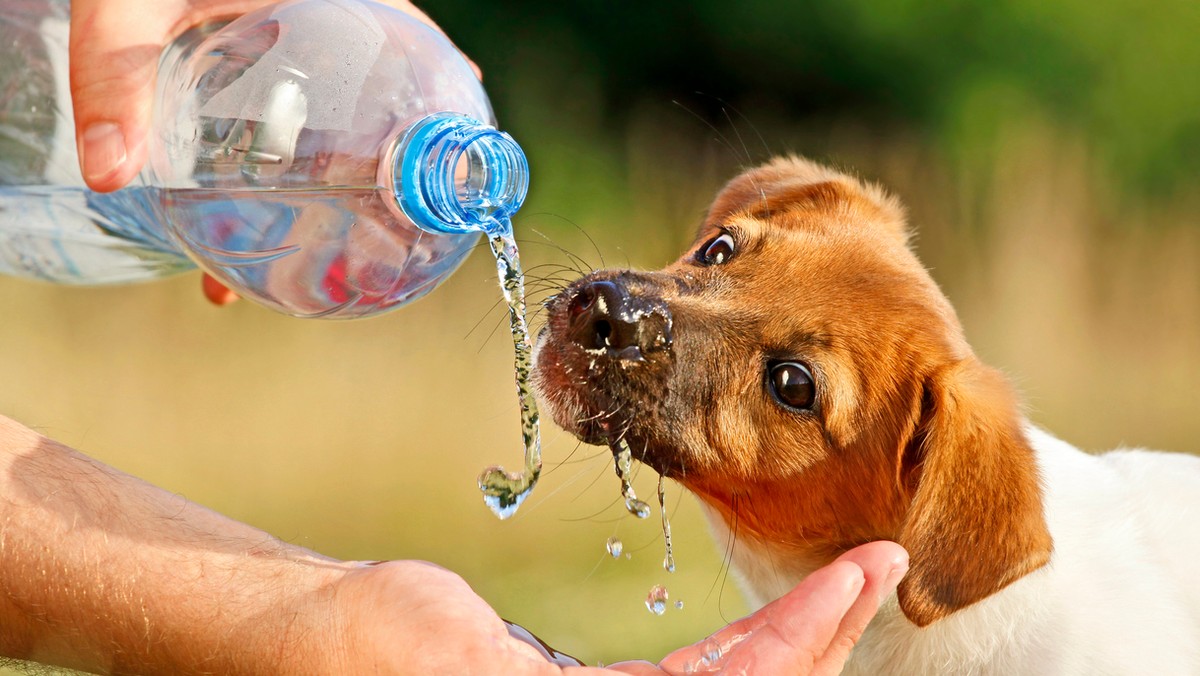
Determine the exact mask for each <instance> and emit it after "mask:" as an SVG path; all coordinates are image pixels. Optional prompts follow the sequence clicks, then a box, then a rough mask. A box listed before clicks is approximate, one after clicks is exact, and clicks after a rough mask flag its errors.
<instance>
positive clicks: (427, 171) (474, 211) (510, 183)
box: [384, 113, 529, 234]
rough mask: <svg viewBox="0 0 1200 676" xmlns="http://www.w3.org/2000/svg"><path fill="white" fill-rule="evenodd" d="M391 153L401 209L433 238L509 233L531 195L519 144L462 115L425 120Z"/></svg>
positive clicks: (441, 115)
mask: <svg viewBox="0 0 1200 676" xmlns="http://www.w3.org/2000/svg"><path fill="white" fill-rule="evenodd" d="M392 152H393V156H392V157H391V158H390V161H385V163H384V164H385V166H387V167H389V168H390V169H391V176H390V181H391V184H390V185H391V187H392V189H393V191H394V194H395V196H396V199H397V201H398V202H399V204H400V209H401V210H402V211H403V212H404V215H405V216H407V217H408V218H409V220H411V221H412V222H413V223H414V224H416V225H417V226H418V227H420V228H421V229H423V230H426V231H429V232H435V233H452V234H453V233H472V232H487V233H491V234H498V233H500V232H503V231H507V230H509V229H510V228H511V225H510V223H509V221H510V219H511V218H512V216H513V214H515V213H516V212H517V210H518V209H520V208H521V204H522V203H523V202H524V201H525V194H526V192H528V190H529V164H528V162H527V161H526V160H525V153H523V152H522V151H521V147H520V146H518V145H517V143H516V141H514V140H513V139H512V137H511V136H509V135H508V134H505V133H503V132H500V131H497V130H496V129H495V128H494V127H492V126H490V125H486V124H483V123H480V122H478V121H476V120H473V119H471V118H468V117H464V116H461V115H455V114H453V113H437V114H434V115H430V116H428V117H425V118H423V119H421V120H420V121H418V122H416V123H415V124H413V125H412V126H410V127H409V128H408V130H407V131H406V132H405V133H404V135H403V136H402V138H401V139H400V141H399V143H398V144H397V145H396V147H395V149H394V150H393V151H392Z"/></svg>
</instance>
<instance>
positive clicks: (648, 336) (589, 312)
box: [567, 280, 671, 361]
mask: <svg viewBox="0 0 1200 676" xmlns="http://www.w3.org/2000/svg"><path fill="white" fill-rule="evenodd" d="M567 311H568V312H569V313H570V322H571V333H572V338H573V339H574V341H575V343H576V344H578V345H579V346H580V347H582V348H583V349H585V350H603V351H604V352H605V353H607V354H608V355H609V356H612V357H615V358H617V359H623V360H627V361H643V360H644V359H645V354H646V353H649V352H655V351H657V350H665V349H668V348H670V347H671V315H670V313H669V312H668V310H667V306H666V304H665V303H664V302H662V301H661V300H659V299H655V298H645V297H641V296H638V295H634V294H631V293H630V292H629V290H628V289H627V288H626V287H625V286H624V285H622V284H619V283H617V282H613V281H609V280H597V281H592V282H588V283H587V284H584V285H583V286H582V287H580V288H579V290H578V291H577V292H576V293H575V295H574V296H573V297H572V298H571V301H570V303H569V304H568V305H567Z"/></svg>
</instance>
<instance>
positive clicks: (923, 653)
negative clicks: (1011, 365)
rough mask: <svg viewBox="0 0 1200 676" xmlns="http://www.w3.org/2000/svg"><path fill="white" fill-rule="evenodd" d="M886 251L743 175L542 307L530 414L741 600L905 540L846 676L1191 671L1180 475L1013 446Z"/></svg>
mask: <svg viewBox="0 0 1200 676" xmlns="http://www.w3.org/2000/svg"><path fill="white" fill-rule="evenodd" d="M907 239H908V232H907V229H906V225H905V218H904V213H903V209H902V208H901V206H900V205H899V203H898V202H897V201H896V200H895V199H893V198H891V197H889V196H888V195H887V194H885V193H884V192H883V191H882V190H880V189H879V188H877V187H875V186H872V185H867V184H864V183H862V182H860V181H858V180H856V179H854V178H851V177H849V176H846V175H844V174H842V173H839V172H835V171H832V170H830V169H828V168H825V167H822V166H819V165H817V164H813V163H811V162H807V161H804V160H801V159H796V158H786V159H779V160H776V161H773V162H771V163H769V164H767V165H765V166H762V167H759V168H757V169H754V170H752V171H749V172H747V173H745V174H743V175H741V176H739V177H738V178H736V179H735V180H733V181H732V182H731V183H729V184H728V185H727V186H726V187H725V189H724V190H723V191H722V192H721V193H720V194H719V195H718V196H717V198H716V201H715V202H714V203H713V205H712V207H711V208H710V210H709V213H708V215H707V218H706V219H705V221H704V223H703V225H702V226H701V228H700V231H699V233H698V235H697V238H696V244H695V245H694V246H693V247H692V249H691V250H689V251H688V252H687V253H685V254H684V256H683V257H681V258H680V259H679V260H678V261H676V262H675V263H673V264H671V265H669V266H667V267H666V268H664V269H662V270H659V271H656V272H634V271H626V270H604V271H600V272H596V273H593V274H590V275H588V276H586V277H584V278H583V279H580V280H578V281H577V282H575V283H574V284H572V285H571V286H570V287H568V288H567V289H565V290H564V291H563V292H562V293H560V294H558V295H557V296H556V297H555V298H554V299H552V300H551V302H549V303H548V306H547V307H548V310H549V312H548V317H549V319H548V322H547V326H546V328H545V329H544V330H543V332H542V334H541V335H540V336H539V339H538V343H537V347H536V354H535V359H536V362H535V364H536V365H535V374H534V378H535V383H536V385H537V387H538V390H539V392H540V395H541V399H542V401H543V402H544V405H545V406H546V407H547V408H548V410H549V411H550V413H551V415H552V416H553V417H554V419H555V421H556V422H558V423H559V424H560V425H561V426H563V427H564V428H565V429H567V430H569V431H571V432H573V433H575V434H576V435H577V436H579V437H580V438H581V439H583V440H584V441H586V442H589V443H595V444H607V445H615V444H617V443H618V442H620V443H625V444H628V446H629V448H630V449H631V450H632V452H633V456H634V458H636V459H639V460H641V461H643V462H645V463H647V464H649V465H651V466H652V467H654V468H655V469H656V470H657V471H659V472H660V473H663V474H665V475H666V476H668V477H670V478H672V479H674V480H676V481H678V482H679V483H681V484H683V485H684V486H685V487H687V488H688V489H689V490H690V491H691V492H693V493H694V494H695V495H696V496H697V497H698V498H699V499H700V500H701V502H702V504H703V505H704V506H705V508H706V509H707V511H708V513H709V516H710V519H711V521H712V523H713V525H714V528H715V529H716V530H717V531H718V535H719V536H721V537H729V536H732V537H735V538H736V544H735V545H734V550H733V552H734V553H733V563H734V566H735V568H736V569H737V570H738V571H739V573H740V575H741V577H742V581H743V583H744V587H745V589H746V591H747V593H748V594H749V596H750V597H751V599H752V602H753V603H755V604H757V605H761V604H763V603H766V602H768V601H770V600H771V599H772V598H775V597H778V596H780V595H782V594H783V593H784V592H786V591H787V590H788V589H790V588H791V587H792V586H794V585H795V584H796V583H797V582H798V581H799V580H800V579H802V578H803V577H804V576H805V575H807V574H808V573H810V572H811V571H813V570H814V569H815V568H817V567H819V566H822V565H824V564H826V563H829V562H830V561H832V560H833V559H834V558H835V557H837V556H838V555H839V554H840V553H842V552H844V551H846V550H848V549H850V548H852V547H854V546H856V545H859V544H862V543H865V542H868V541H871V540H877V539H890V540H895V541H897V542H899V543H900V544H902V545H904V546H905V547H906V548H907V549H908V551H909V553H910V555H911V567H910V571H909V573H908V575H907V577H906V578H905V579H904V580H903V581H902V582H901V584H900V587H899V589H898V592H897V594H896V595H895V597H894V598H893V599H891V600H889V602H887V603H885V605H884V607H883V608H882V610H881V611H880V613H879V615H878V616H877V617H876V619H875V620H874V621H873V622H872V624H871V626H870V627H869V628H868V630H867V632H866V634H865V635H864V637H863V639H862V640H861V641H860V643H859V645H858V647H856V648H855V651H854V654H853V655H852V657H851V662H850V664H849V665H848V666H847V672H848V673H867V674H876V673H913V674H932V673H955V674H958V673H1006V674H1009V673H1011V674H1015V673H1022V674H1033V673H1038V674H1041V673H1052V674H1067V673H1072V674H1074V673H1078V674H1097V673H1122V674H1124V673H1128V674H1146V673H1200V582H1196V581H1195V576H1194V575H1192V574H1191V572H1190V569H1191V567H1192V565H1193V563H1192V562H1195V561H1197V560H1200V497H1197V496H1200V459H1197V458H1193V457H1190V456H1182V455H1168V454H1157V453H1150V452H1117V453H1111V454H1107V455H1105V456H1089V455H1086V454H1083V453H1081V452H1079V451H1076V450H1075V449H1073V448H1071V447H1070V446H1068V445H1067V444H1065V443H1063V442H1061V441H1058V440H1057V439H1054V438H1053V437H1051V436H1049V435H1047V434H1046V433H1044V432H1042V431H1040V430H1038V429H1036V428H1034V427H1032V426H1030V425H1029V424H1028V423H1027V422H1026V421H1025V420H1024V418H1023V416H1022V414H1021V412H1020V410H1019V407H1018V402H1017V399H1016V397H1015V396H1014V394H1013V392H1012V390H1011V388H1010V387H1009V385H1008V383H1007V382H1006V380H1005V379H1004V377H1003V376H1002V375H1001V374H1000V373H998V372H997V371H996V370H994V369H992V368H990V367H988V366H986V365H984V364H983V363H981V362H980V361H979V360H978V359H977V358H976V356H975V355H974V354H973V353H972V351H971V348H970V346H969V345H968V344H967V342H966V340H965V339H964V337H963V331H962V328H961V326H960V325H959V322H958V319H957V318H956V316H955V313H954V310H953V308H951V306H950V304H949V302H948V301H947V300H946V298H945V297H944V296H943V295H942V293H941V292H940V290H939V289H938V287H937V285H936V284H935V283H934V281H933V280H932V279H931V277H930V276H929V274H928V273H927V272H926V270H925V269H924V268H923V267H922V265H921V264H920V262H919V261H918V260H917V258H916V256H915V255H914V254H913V253H912V251H911V250H910V249H909V247H908V242H907ZM1187 510H1190V516H1189V515H1188V514H1187Z"/></svg>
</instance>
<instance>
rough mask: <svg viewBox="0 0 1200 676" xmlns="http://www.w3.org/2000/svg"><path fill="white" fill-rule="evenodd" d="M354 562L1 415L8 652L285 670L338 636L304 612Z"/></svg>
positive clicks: (0, 533) (0, 511)
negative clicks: (315, 645) (278, 535)
mask: <svg viewBox="0 0 1200 676" xmlns="http://www.w3.org/2000/svg"><path fill="white" fill-rule="evenodd" d="M344 570H345V566H344V564H339V563H337V562H333V561H330V560H326V559H322V558H320V557H317V556H316V555H314V554H312V553H311V552H308V551H307V550H303V549H301V548H298V547H293V546H290V545H286V544H284V543H281V542H279V541H278V540H276V539H275V538H272V537H271V536H269V535H267V534H266V533H263V532H262V531H259V530H257V529H254V528H251V527H249V526H246V525H244V524H241V523H238V522H236V521H233V520H231V519H228V518H226V517H223V516H221V515H219V514H216V513H214V512H211V511H209V510H207V509H204V508H203V507H200V506H198V505H196V504H194V503H191V502H188V501H187V500H185V499H184V498H182V497H180V496H177V495H173V494H171V493H169V492H167V491H163V490H161V489H158V488H156V487H154V486H151V485H149V484H147V483H145V482H142V481H140V480H138V479H135V478H133V477H130V476H128V475H125V474H122V473H120V472H117V471H116V470H113V469H111V468H108V467H105V466H104V465H102V464H100V463H97V462H95V461H93V460H91V459H89V458H86V457H84V456H82V455H80V454H78V453H75V452H74V451H72V450H70V449H68V448H66V447H65V446H62V445H61V444H58V443H56V442H54V441H52V440H50V439H46V438H45V437H42V436H40V435H38V434H36V433H35V432H33V431H31V430H29V429H27V428H25V427H23V426H21V425H19V424H17V423H15V422H12V421H10V420H8V419H6V418H3V417H0V590H2V591H3V594H2V595H0V654H4V655H8V656H12V657H19V658H23V659H30V660H35V661H44V662H51V663H57V664H64V665H67V666H74V667H77V668H83V669H88V670H92V671H99V672H116V673H122V672H138V673H146V672H170V673H203V672H209V673H263V672H270V671H278V670H281V669H282V668H284V666H285V664H287V663H289V661H291V660H294V659H296V658H297V657H298V656H302V655H303V654H304V653H305V652H306V651H308V650H309V649H310V648H311V646H309V645H308V643H309V642H310V641H311V639H312V638H313V637H314V636H316V635H318V634H326V633H328V630H329V629H330V627H321V628H315V627H306V626H304V625H305V623H306V619H305V618H307V617H310V616H311V614H309V613H297V611H296V609H297V608H301V607H304V606H305V604H311V603H314V602H319V599H320V598H321V597H322V595H323V594H325V593H326V592H325V590H326V589H328V588H329V585H330V584H331V583H332V581H333V580H334V579H335V578H337V577H340V576H341V575H342V574H343V572H344ZM309 666H310V667H313V666H316V665H315V664H312V663H310V664H309Z"/></svg>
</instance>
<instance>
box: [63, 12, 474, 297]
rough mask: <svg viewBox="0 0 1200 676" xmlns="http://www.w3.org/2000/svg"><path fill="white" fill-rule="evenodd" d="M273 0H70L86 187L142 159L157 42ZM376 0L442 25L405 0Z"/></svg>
mask: <svg viewBox="0 0 1200 676" xmlns="http://www.w3.org/2000/svg"><path fill="white" fill-rule="evenodd" d="M272 1H273V0H154V1H153V2H148V1H147V0H72V1H71V41H70V70H71V100H72V103H73V106H74V110H75V139H76V144H77V148H78V153H79V166H80V170H81V171H82V173H83V178H84V181H86V182H87V184H88V187H90V188H91V189H93V190H96V191H98V192H109V191H112V190H117V189H119V188H122V187H124V186H125V184H127V183H129V181H130V180H131V179H132V178H133V177H134V176H136V175H137V173H138V172H139V171H141V169H142V166H143V165H145V163H146V157H147V154H148V152H149V151H148V148H147V137H148V134H149V128H150V120H151V114H152V112H153V105H154V89H155V79H156V75H157V66H158V59H159V55H160V54H161V53H162V50H163V47H165V46H166V45H167V44H168V43H170V42H171V41H172V40H174V39H175V38H176V37H178V36H179V35H180V34H182V33H183V32H184V31H186V30H187V29H188V28H190V27H192V26H196V25H199V24H202V23H205V22H207V21H212V20H216V19H223V18H232V17H235V16H239V15H241V14H245V13H246V12H249V11H251V10H253V9H256V8H258V7H261V6H263V5H267V4H271V2H272ZM380 1H382V2H384V4H388V5H391V6H393V7H396V8H397V9H399V10H401V11H403V12H406V13H408V14H410V15H412V16H414V17H416V18H417V19H420V20H421V21H422V22H424V23H426V24H428V25H429V26H431V27H433V28H434V29H436V30H438V31H439V32H440V31H441V29H440V28H438V26H437V25H436V24H434V23H433V21H432V20H431V19H430V18H429V17H428V16H427V15H426V14H425V13H424V12H422V11H421V10H419V9H417V8H416V7H415V6H414V5H413V4H412V3H411V2H408V0H380ZM472 65H473V64H472ZM475 70H476V74H478V72H479V69H478V68H476V69H475ZM203 291H204V295H205V297H207V298H208V299H209V300H210V301H212V302H213V303H214V304H217V305H225V304H227V303H229V302H232V301H233V300H235V299H236V298H237V295H236V294H234V293H233V292H232V291H230V290H229V289H227V288H226V287H225V286H223V285H222V284H221V283H220V282H218V281H216V280H215V279H213V278H211V277H209V276H208V275H207V274H205V275H204V285H203Z"/></svg>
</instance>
